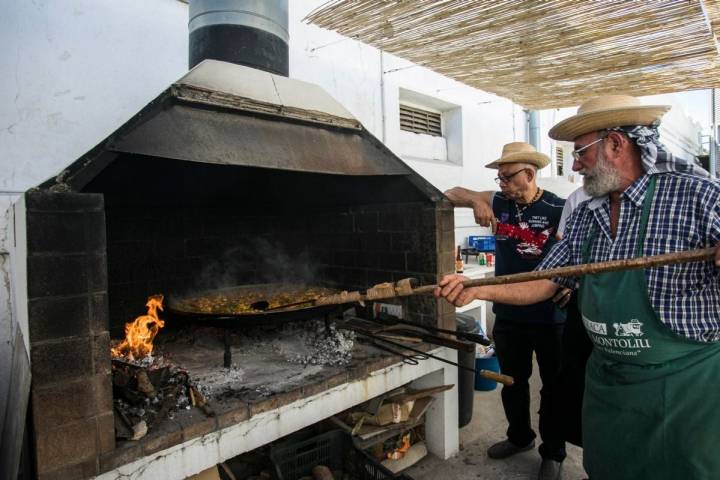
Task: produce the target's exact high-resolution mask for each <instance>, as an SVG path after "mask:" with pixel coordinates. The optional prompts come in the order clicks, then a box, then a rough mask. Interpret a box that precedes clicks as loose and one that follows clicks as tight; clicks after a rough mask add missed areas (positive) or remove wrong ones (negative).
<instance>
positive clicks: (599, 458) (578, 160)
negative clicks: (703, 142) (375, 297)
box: [436, 95, 720, 480]
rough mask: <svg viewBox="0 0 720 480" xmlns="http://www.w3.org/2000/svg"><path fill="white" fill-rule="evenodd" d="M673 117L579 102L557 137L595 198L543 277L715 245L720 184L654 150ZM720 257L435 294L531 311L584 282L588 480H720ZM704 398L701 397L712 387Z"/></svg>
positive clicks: (619, 100)
mask: <svg viewBox="0 0 720 480" xmlns="http://www.w3.org/2000/svg"><path fill="white" fill-rule="evenodd" d="M668 108H669V107H667V106H662V105H653V106H644V105H641V104H640V102H639V101H638V100H637V99H635V98H633V97H629V96H624V95H607V96H603V97H598V98H594V99H592V100H590V101H588V102H586V103H584V104H583V105H582V106H581V107H580V108H579V109H578V113H577V115H575V116H573V117H571V118H569V119H567V120H564V121H562V122H560V123H558V124H557V125H555V126H554V127H553V128H552V129H551V130H550V136H551V137H552V138H555V139H557V140H567V141H573V142H574V143H575V151H574V152H573V157H574V159H575V162H574V163H573V170H575V171H578V172H580V174H581V175H584V177H585V184H584V187H585V190H586V191H587V193H588V194H589V195H590V196H591V197H593V198H592V199H591V200H589V201H586V202H583V203H581V204H580V205H579V206H578V207H577V209H576V210H575V212H573V214H572V215H571V217H570V219H569V221H568V224H567V226H566V229H565V235H564V236H563V238H562V240H561V241H560V242H558V243H557V244H556V246H555V247H554V248H553V249H552V250H551V252H550V253H549V254H548V255H547V256H546V258H545V259H544V261H543V262H542V264H541V265H540V267H539V268H541V269H543V268H553V267H558V266H563V265H577V264H583V263H592V262H598V261H604V260H615V259H625V258H631V257H639V256H643V255H657V254H664V253H672V252H677V251H681V250H691V249H698V248H705V247H711V246H715V245H718V244H720V185H719V184H718V183H717V182H715V181H712V180H711V179H708V178H703V177H704V176H705V175H704V174H703V172H702V171H700V170H698V168H697V167H696V166H695V165H694V164H692V163H690V162H679V161H674V160H673V159H672V157H671V156H670V154H669V153H668V152H667V151H666V150H665V148H664V147H663V146H662V144H660V143H659V141H658V132H657V125H658V123H659V121H660V118H661V117H662V115H663V114H664V113H665V112H666V111H667V110H668ZM717 267H720V247H719V248H718V249H717V250H716V255H715V259H714V262H695V263H685V264H676V265H670V266H663V267H656V268H648V269H645V270H622V271H616V272H607V273H599V274H594V275H585V276H583V277H582V278H579V279H567V278H558V279H555V280H554V281H551V280H538V281H533V282H526V283H522V284H517V285H510V286H507V285H505V286H483V287H477V288H468V289H463V288H462V285H461V284H459V281H460V280H462V279H461V278H460V277H458V276H447V277H445V278H444V279H443V280H442V281H441V283H440V285H441V288H439V289H438V290H436V295H438V296H443V297H445V298H447V300H448V301H450V302H452V303H454V304H455V305H464V304H466V303H467V302H469V301H471V300H474V299H476V298H479V299H486V300H492V301H501V302H506V303H511V304H518V305H523V304H530V303H535V302H538V301H540V300H543V299H547V298H550V297H551V296H552V295H553V294H554V293H555V292H556V290H557V289H558V287H559V286H560V285H563V286H568V287H572V286H573V283H574V282H575V281H576V280H579V281H580V310H581V312H582V320H583V323H584V325H585V328H586V330H587V332H588V335H589V336H590V339H591V340H592V342H593V344H594V348H593V353H592V355H591V357H590V359H589V360H588V365H587V370H586V388H585V398H584V405H583V444H584V449H585V450H584V464H585V469H586V470H587V472H588V473H589V474H590V477H591V478H592V479H593V480H605V479H612V480H623V479H638V478H653V479H669V478H683V479H688V480H689V479H706V478H716V477H717V476H718V472H720V455H718V454H717V452H716V446H717V444H718V442H720V409H718V408H717V405H718V404H719V403H720V388H716V383H717V379H718V378H720V342H719V340H720V269H718V268H717ZM705 385H706V386H707V387H704V386H705Z"/></svg>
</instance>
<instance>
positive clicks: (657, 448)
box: [580, 176, 720, 480]
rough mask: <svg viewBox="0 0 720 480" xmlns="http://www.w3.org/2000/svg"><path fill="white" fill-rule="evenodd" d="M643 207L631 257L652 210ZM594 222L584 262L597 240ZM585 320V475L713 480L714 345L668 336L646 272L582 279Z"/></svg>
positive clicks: (717, 378) (718, 444)
mask: <svg viewBox="0 0 720 480" xmlns="http://www.w3.org/2000/svg"><path fill="white" fill-rule="evenodd" d="M654 193H655V176H653V177H651V179H650V182H649V185H648V189H647V192H646V194H645V200H644V203H643V212H642V220H641V224H640V231H639V232H640V233H639V235H638V240H637V244H636V246H635V255H636V256H641V255H642V252H643V243H644V240H645V232H646V230H647V223H648V218H649V216H650V206H651V205H652V200H653V196H654ZM597 231H598V229H597V225H593V228H592V229H591V232H590V234H589V235H588V238H587V239H586V241H585V244H584V245H583V261H584V262H585V263H587V262H588V260H589V258H590V246H591V244H592V242H593V241H594V239H595V238H596V236H597ZM580 299H581V303H580V304H581V312H582V316H583V323H584V325H585V328H586V330H587V331H588V335H589V336H590V339H591V340H592V342H593V345H594V349H593V353H592V355H591V356H590V359H589V360H588V365H587V371H586V384H585V398H584V403H583V445H584V453H583V455H584V465H585V470H586V471H587V473H588V474H589V475H590V478H591V480H623V479H628V480H630V479H632V480H638V479H680V480H694V479H719V478H720V386H719V385H718V382H720V344H718V343H710V344H708V343H703V342H697V341H694V340H691V339H688V338H685V337H683V336H680V335H678V334H676V333H673V332H672V331H671V330H670V328H669V327H668V326H666V325H665V324H664V323H662V321H661V320H660V319H659V318H658V316H657V314H656V313H655V311H654V310H653V308H652V305H651V304H650V299H649V298H648V289H647V281H646V279H645V271H644V270H631V271H619V272H608V273H600V274H595V275H587V276H585V277H584V279H583V281H582V284H581V287H580Z"/></svg>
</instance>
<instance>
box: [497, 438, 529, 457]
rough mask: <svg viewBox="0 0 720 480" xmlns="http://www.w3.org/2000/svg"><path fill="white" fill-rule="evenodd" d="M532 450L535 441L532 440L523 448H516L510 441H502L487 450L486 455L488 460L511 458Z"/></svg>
mask: <svg viewBox="0 0 720 480" xmlns="http://www.w3.org/2000/svg"><path fill="white" fill-rule="evenodd" d="M533 448H535V440H532V441H531V442H530V443H528V444H527V445H525V446H524V447H518V446H517V445H515V444H514V443H512V442H511V441H510V440H503V441H502V442H498V443H496V444H495V445H493V446H491V447H490V448H488V451H487V454H488V457H490V458H494V459H500V458H507V457H511V456H513V455H515V454H516V453H520V452H527V451H528V450H532V449H533Z"/></svg>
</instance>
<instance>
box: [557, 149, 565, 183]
mask: <svg viewBox="0 0 720 480" xmlns="http://www.w3.org/2000/svg"><path fill="white" fill-rule="evenodd" d="M564 160H565V152H563V149H562V148H561V147H555V168H556V171H557V175H558V177H562V176H563V175H564V170H565V169H564V165H563V164H564V163H565V162H564Z"/></svg>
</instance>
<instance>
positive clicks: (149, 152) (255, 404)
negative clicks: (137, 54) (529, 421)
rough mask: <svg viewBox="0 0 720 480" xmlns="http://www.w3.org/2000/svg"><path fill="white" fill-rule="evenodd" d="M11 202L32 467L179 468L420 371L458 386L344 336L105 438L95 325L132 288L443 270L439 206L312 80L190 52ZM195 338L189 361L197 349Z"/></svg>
mask: <svg viewBox="0 0 720 480" xmlns="http://www.w3.org/2000/svg"><path fill="white" fill-rule="evenodd" d="M259 86H261V87H259ZM13 214H14V224H15V238H14V240H15V251H14V252H13V254H14V255H15V256H16V258H25V259H26V270H25V271H22V269H21V271H18V272H15V273H14V274H15V278H14V281H15V284H16V298H19V299H21V300H22V301H21V302H19V305H18V312H19V315H18V316H19V319H20V323H21V324H24V325H25V328H27V332H29V344H30V352H31V371H32V392H31V414H32V422H31V423H32V426H31V435H32V437H31V438H32V440H31V445H32V448H33V450H34V453H35V467H36V473H37V475H38V477H39V478H43V479H50V478H64V479H73V478H88V477H93V476H97V475H101V474H102V478H126V477H123V475H129V476H128V477H127V478H183V477H184V476H187V475H190V474H192V473H195V472H197V471H200V470H201V469H202V468H207V467H208V466H210V465H213V464H215V463H217V462H219V461H223V460H224V459H227V458H229V457H230V456H233V455H236V454H238V453H241V452H243V451H247V450H248V449H252V448H256V447H257V446H260V445H262V444H264V443H267V442H269V441H272V440H273V439H275V438H279V437H280V436H283V435H286V434H288V433H291V432H292V431H294V430H297V429H299V428H302V426H304V425H307V424H309V423H310V422H313V421H319V420H321V419H323V418H326V417H328V416H330V415H332V414H333V413H336V412H338V411H340V410H342V409H344V408H348V407H350V406H353V405H355V404H357V403H360V402H362V401H365V400H367V399H369V398H371V397H373V396H376V395H378V394H380V393H383V392H384V391H387V390H390V389H392V388H395V387H397V386H400V385H402V384H404V383H407V382H410V381H413V380H416V379H417V378H420V377H423V376H426V375H429V374H432V375H436V377H433V378H434V379H435V381H440V382H446V383H454V381H455V380H454V378H455V377H454V375H455V373H454V369H446V368H444V367H443V366H442V365H441V364H439V363H437V362H435V361H427V362H422V363H421V365H419V366H409V365H404V364H401V363H398V362H399V359H398V358H397V357H394V356H388V355H379V354H378V353H377V352H373V351H371V350H368V349H363V348H359V347H358V348H356V350H355V351H354V352H353V359H352V361H351V362H350V364H349V365H346V366H337V365H335V366H327V367H324V368H319V369H317V372H315V374H313V375H308V376H305V377H302V378H301V381H297V382H293V381H288V382H286V383H285V384H283V386H282V388H275V389H269V390H268V391H267V392H266V394H261V395H257V394H256V393H257V391H256V390H255V393H253V389H252V388H247V389H246V390H247V391H246V392H245V393H246V395H242V394H238V395H229V396H226V397H227V398H225V401H223V402H218V403H216V415H215V416H214V417H208V416H206V415H204V414H203V413H202V412H201V411H199V410H197V409H192V410H187V411H181V412H178V413H177V414H176V415H175V416H174V417H173V418H172V419H168V421H165V422H162V423H161V424H158V426H157V427H156V428H154V429H152V430H151V431H150V432H149V433H148V435H147V436H146V437H144V438H142V439H141V440H139V441H122V442H117V441H116V438H115V428H114V425H115V422H116V419H115V416H114V411H113V390H112V380H111V359H110V344H111V338H113V339H117V338H119V337H121V336H122V330H123V326H124V324H125V323H126V322H128V321H130V320H132V319H133V318H134V317H135V316H137V315H138V314H140V313H142V311H143V305H144V303H145V300H146V299H147V297H148V296H150V295H152V294H156V293H164V294H166V295H172V294H181V293H185V292H189V291H194V290H203V289H208V288H217V287H221V286H227V285H242V284H255V283H267V282H277V281H289V282H307V281H311V282H313V283H314V284H318V285H322V286H326V287H333V288H340V289H348V290H350V289H366V288H369V287H370V286H372V285H374V284H376V283H380V282H384V281H391V280H392V281H396V280H399V279H401V278H405V277H416V278H418V279H420V281H421V282H422V283H434V282H435V281H436V280H437V279H438V276H439V275H441V274H442V273H443V272H449V271H452V269H453V258H454V257H453V247H454V245H453V243H454V232H453V215H452V208H451V206H450V205H449V203H447V201H446V200H445V199H444V197H443V196H442V195H441V193H440V192H439V191H437V190H436V189H435V188H434V187H432V186H431V185H430V184H428V183H427V182H426V181H424V180H423V179H422V178H421V177H420V176H419V175H417V174H416V173H415V172H413V171H412V170H411V169H410V168H409V167H407V166H406V165H405V164H404V163H403V162H402V161H401V160H400V159H398V158H397V157H396V156H395V155H393V154H392V152H390V151H389V150H388V149H387V148H386V147H385V146H384V145H382V144H381V143H380V142H379V141H377V140H376V139H375V138H374V137H373V136H372V135H371V134H370V133H369V132H367V130H365V129H364V128H363V127H362V125H360V124H359V122H357V120H356V119H354V118H353V117H352V115H350V114H349V113H348V112H347V111H346V110H345V109H344V108H342V106H340V105H339V104H338V103H337V102H335V101H334V100H333V99H332V98H330V97H329V96H328V95H327V94H325V92H323V91H322V90H320V89H319V88H318V87H316V86H313V85H310V84H305V83H303V82H299V81H296V80H291V79H288V78H286V77H282V76H277V75H272V74H270V73H267V72H261V71H259V70H255V69H252V68H249V67H245V66H240V65H235V64H230V63H225V62H221V61H216V60H205V61H204V62H202V63H200V64H199V65H197V66H196V67H195V68H193V69H192V70H191V71H190V72H189V73H188V74H187V75H185V76H184V77H183V78H181V79H180V80H178V81H177V82H176V83H174V84H173V85H171V86H170V87H169V88H168V89H167V90H165V91H164V92H163V93H161V94H160V95H159V96H158V97H157V98H156V99H155V100H153V101H152V102H150V104H148V105H147V106H146V107H145V108H144V109H143V110H141V111H140V112H139V113H138V114H137V115H135V116H134V117H133V118H132V119H130V120H129V121H128V122H127V123H126V124H125V125H123V126H122V127H120V128H119V129H118V130H117V131H116V132H114V133H113V134H111V135H110V136H109V137H108V138H106V139H104V140H103V141H102V142H100V143H99V144H98V145H97V146H96V147H95V148H94V149H92V150H91V151H90V152H88V153H87V154H85V155H84V156H83V157H81V158H80V159H78V160H77V161H76V162H74V163H73V164H72V165H70V166H68V167H67V168H66V169H65V170H64V171H63V172H61V173H60V174H59V175H58V176H56V177H55V178H53V179H51V180H48V181H47V182H45V183H43V184H41V185H39V186H38V187H37V188H34V189H32V190H30V191H28V192H26V193H25V195H24V196H23V198H22V199H21V200H20V201H19V202H18V203H17V204H16V205H15V206H14V209H13ZM20 263H22V262H20ZM399 303H402V305H403V308H404V312H405V318H407V319H410V320H413V321H416V322H419V323H424V324H427V325H432V326H439V327H443V328H454V321H455V320H454V309H452V308H451V307H450V306H448V305H446V304H445V303H444V302H436V301H435V300H434V299H433V298H431V297H413V298H409V299H406V300H403V301H402V302H399ZM165 320H166V323H167V324H168V326H172V325H173V323H174V320H173V318H172V316H170V317H167V318H165ZM244 328H245V327H243V326H240V327H239V329H236V330H235V331H234V335H238V332H239V331H242V330H243V329H244ZM280 328H282V327H280V326H278V329H280ZM278 331H280V330H278ZM163 335H164V333H163V332H162V331H161V332H160V334H159V335H158V339H161V338H162V336H163ZM193 348H194V347H193V346H192V345H190V346H189V347H188V349H187V351H186V352H185V354H186V355H189V357H187V358H186V359H185V361H186V362H191V361H192V360H193V359H198V358H201V357H202V356H201V355H200V353H199V350H198V351H197V352H193ZM440 350H443V349H440ZM440 354H441V355H451V356H452V354H450V353H447V352H445V351H444V350H443V351H441V352H440ZM193 355H195V357H193ZM198 355H199V356H198ZM213 358H215V357H213ZM245 358H249V357H245ZM207 362H209V363H211V362H210V360H208V361H207ZM247 362H250V360H247ZM200 363H202V361H200ZM241 367H242V365H241ZM292 368H293V367H292V366H290V365H288V367H287V371H288V372H291V371H292ZM201 370H202V369H201ZM206 370H207V369H206ZM210 370H211V369H210ZM206 373H207V372H206ZM437 375H440V376H439V377H438V376H437ZM273 378H274V377H273ZM245 380H246V381H247V382H248V385H255V386H257V385H260V384H261V383H262V378H261V376H260V377H258V374H255V376H253V377H252V378H249V377H248V378H245ZM425 381H426V380H425ZM253 382H254V383H253ZM258 382H259V383H258ZM268 382H269V383H272V384H273V385H275V384H276V383H277V382H276V381H275V380H271V379H270V378H268ZM421 383H422V382H421ZM448 395H455V394H454V393H452V394H448ZM447 398H448V399H450V398H455V397H447ZM446 403H447V402H446ZM442 404H443V402H438V405H439V407H438V409H439V410H438V413H437V415H438V417H437V418H438V420H435V421H433V422H434V423H433V422H430V425H429V426H428V428H429V430H430V431H431V432H432V431H433V429H435V430H442V431H443V432H445V434H444V435H445V437H442V435H440V437H442V438H444V439H439V440H437V441H435V440H432V439H431V440H430V441H429V443H430V444H431V445H430V446H431V450H432V449H435V451H436V452H437V453H439V454H440V455H449V454H451V453H452V452H453V449H454V448H456V442H457V439H456V438H455V440H454V442H455V444H453V440H452V439H451V440H449V441H448V440H447V438H448V435H450V437H452V433H450V434H448V433H447V432H448V431H452V430H448V429H449V428H450V427H449V426H448V425H447V423H448V422H447V421H446V420H447V418H449V417H451V416H452V415H451V414H448V413H447V412H451V411H453V410H452V408H450V409H449V410H447V412H445V411H443V409H442ZM453 408H455V407H453ZM455 411H456V410H455ZM446 417H447V418H446ZM443 418H444V419H445V420H443ZM450 423H451V422H450ZM259 424H262V425H264V427H263V429H262V430H263V431H264V433H262V434H261V433H258V431H255V430H253V429H254V428H255V426H257V425H259ZM433 425H435V426H433ZM456 427H457V425H455V429H456ZM455 436H456V430H455ZM440 437H438V438H440ZM230 439H234V440H233V441H232V442H230ZM433 442H434V443H433ZM454 445H455V446H454ZM208 449H209V450H208ZM208 452H212V454H210V453H208ZM173 462H174V463H173Z"/></svg>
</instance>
